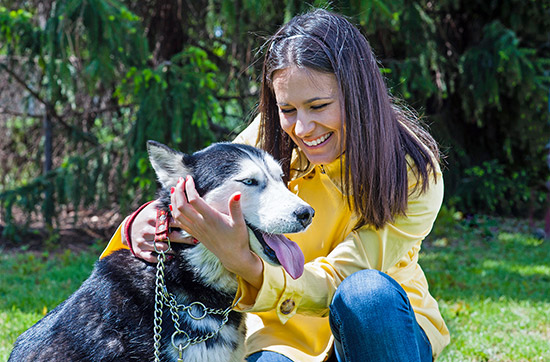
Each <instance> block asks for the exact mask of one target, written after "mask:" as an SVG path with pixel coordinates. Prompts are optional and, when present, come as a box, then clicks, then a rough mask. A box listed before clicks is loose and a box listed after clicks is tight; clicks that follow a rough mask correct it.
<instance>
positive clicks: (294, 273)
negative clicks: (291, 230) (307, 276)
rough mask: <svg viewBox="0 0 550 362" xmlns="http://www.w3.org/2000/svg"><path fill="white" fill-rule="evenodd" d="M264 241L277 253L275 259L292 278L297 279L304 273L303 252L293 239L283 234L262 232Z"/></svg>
mask: <svg viewBox="0 0 550 362" xmlns="http://www.w3.org/2000/svg"><path fill="white" fill-rule="evenodd" d="M262 236H263V237H264V241H265V243H266V244H267V245H269V247H270V248H271V249H273V251H274V252H275V254H276V255H277V259H279V262H280V263H281V265H282V266H283V268H285V270H286V271H287V272H288V274H290V276H291V277H292V278H293V279H298V278H299V277H300V276H302V274H303V273H304V262H305V258H304V254H303V253H302V250H301V249H300V247H299V246H298V244H296V243H295V242H294V241H292V240H289V239H287V238H286V237H285V236H284V235H273V234H265V233H263V234H262Z"/></svg>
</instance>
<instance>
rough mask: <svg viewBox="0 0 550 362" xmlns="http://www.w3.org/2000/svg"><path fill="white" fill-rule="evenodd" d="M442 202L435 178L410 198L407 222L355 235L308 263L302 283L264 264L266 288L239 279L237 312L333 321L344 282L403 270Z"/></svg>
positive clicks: (404, 219) (440, 187) (399, 220)
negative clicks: (365, 272)
mask: <svg viewBox="0 0 550 362" xmlns="http://www.w3.org/2000/svg"><path fill="white" fill-rule="evenodd" d="M411 187H412V186H411ZM442 198H443V180H442V178H441V174H440V173H438V180H437V182H434V180H433V178H432V179H431V182H430V186H429V188H428V190H427V191H426V192H425V193H423V194H416V195H413V196H411V197H410V199H409V205H408V213H407V216H405V217H398V218H397V219H396V220H395V221H394V222H393V223H391V224H387V225H386V226H385V227H383V228H381V229H378V230H377V229H374V228H372V227H369V226H364V227H362V228H360V229H358V230H355V231H352V232H350V233H349V234H348V235H347V236H346V237H345V238H344V239H343V240H342V241H341V242H339V243H337V245H335V246H334V248H333V249H332V251H331V252H330V253H329V254H328V255H327V256H324V257H319V258H316V259H314V260H312V261H310V262H308V263H306V265H305V268H304V274H303V275H302V277H300V278H299V279H297V280H293V279H292V278H291V277H290V276H289V275H288V274H287V273H286V272H285V271H284V270H283V269H282V268H278V267H274V266H271V265H269V264H267V263H264V272H263V284H262V286H261V288H257V287H255V286H253V285H250V284H248V283H247V281H246V280H245V279H243V278H239V290H238V292H237V296H236V299H240V302H239V303H238V305H237V308H238V309H239V310H241V311H247V312H266V311H270V310H273V309H275V310H276V311H277V314H278V317H279V319H280V320H281V322H283V323H284V322H285V321H286V320H288V319H289V318H290V317H292V315H294V314H296V313H300V314H305V315H313V316H326V315H328V312H329V305H330V303H331V301H332V296H333V295H334V293H335V291H336V288H337V287H338V285H339V284H340V283H341V281H342V280H344V278H346V277H348V276H349V275H351V274H353V273H354V272H356V271H359V270H362V269H378V270H381V271H383V272H391V273H393V272H394V271H395V270H396V269H395V268H397V269H398V268H400V264H401V262H402V261H404V259H406V257H407V256H408V255H409V254H410V252H411V251H412V250H417V249H418V246H419V244H420V242H421V241H422V240H423V239H424V238H425V237H426V235H427V234H428V233H429V232H430V230H431V228H432V225H433V223H434V221H435V219H436V216H437V213H438V211H439V208H440V207H441V202H442ZM413 263H416V261H413ZM289 301H291V302H289ZM289 304H292V305H293V306H294V308H293V309H292V311H290V312H289V310H288V308H285V307H287V306H288V305H289Z"/></svg>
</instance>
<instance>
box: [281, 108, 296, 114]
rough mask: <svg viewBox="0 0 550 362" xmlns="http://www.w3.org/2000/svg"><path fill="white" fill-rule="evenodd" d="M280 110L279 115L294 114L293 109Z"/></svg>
mask: <svg viewBox="0 0 550 362" xmlns="http://www.w3.org/2000/svg"><path fill="white" fill-rule="evenodd" d="M279 109H280V110H281V113H285V114H287V113H292V112H294V108H291V109H282V108H279Z"/></svg>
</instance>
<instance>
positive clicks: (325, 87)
mask: <svg viewBox="0 0 550 362" xmlns="http://www.w3.org/2000/svg"><path fill="white" fill-rule="evenodd" d="M259 111H260V116H259V117H257V118H256V120H255V121H254V122H253V123H252V124H251V125H250V126H249V127H248V128H247V129H246V130H245V131H244V132H243V133H242V134H240V135H239V136H238V137H237V138H236V140H235V142H241V143H249V144H254V145H259V146H260V147H262V148H264V149H265V150H267V151H268V152H270V153H271V154H272V155H273V156H275V158H276V159H278V160H280V162H281V163H282V165H283V169H284V171H285V175H286V176H285V177H286V179H287V181H288V186H289V188H290V190H292V191H293V192H295V193H296V194H298V195H299V196H300V197H301V198H303V199H304V200H305V201H306V202H308V203H309V204H310V205H311V206H313V208H314V209H315V211H316V214H315V218H314V221H313V223H312V225H311V226H310V227H309V229H308V230H307V231H306V232H304V233H301V234H294V235H291V238H292V239H293V240H294V241H295V242H297V243H298V244H299V245H300V247H301V248H302V250H303V252H304V255H305V257H306V266H305V270H304V274H303V276H302V277H301V278H299V279H297V280H293V279H292V278H290V277H289V276H288V275H287V274H286V272H285V271H284V270H283V269H281V268H277V267H274V266H271V265H269V264H266V263H263V262H262V260H261V259H260V258H258V257H257V256H256V255H255V254H254V253H252V252H251V251H250V249H249V247H248V243H249V234H248V231H247V228H246V225H245V223H244V220H243V218H242V214H241V212H240V206H239V196H238V195H237V196H236V197H234V198H232V199H231V200H228V202H229V204H230V214H229V215H224V214H220V213H218V212H217V211H215V210H213V209H211V208H210V207H209V206H208V205H206V204H205V203H204V201H203V200H202V199H201V198H200V197H199V196H198V194H197V193H196V190H195V189H194V185H193V180H192V179H191V178H189V179H187V180H182V181H180V183H178V185H177V187H176V188H175V190H174V192H173V194H172V216H173V218H174V220H175V221H174V226H178V227H181V228H183V229H184V230H186V231H187V232H189V234H191V235H193V236H194V238H195V240H193V241H189V240H179V241H181V242H197V241H196V240H198V241H199V242H201V243H203V244H204V245H205V246H206V247H208V248H209V249H210V250H211V251H212V252H213V253H214V254H216V256H218V257H219V258H220V260H221V261H222V263H223V264H224V266H225V267H226V268H227V269H229V270H230V271H232V272H234V273H235V274H236V275H237V277H238V280H239V290H238V292H237V294H238V295H237V298H240V302H239V304H238V305H237V306H236V309H238V310H240V311H243V312H250V313H251V315H250V317H249V321H250V323H249V324H250V325H249V326H248V327H249V333H248V337H247V349H248V352H249V356H248V359H247V360H248V361H264V362H267V361H323V360H325V359H326V358H327V356H330V355H333V357H332V358H333V359H336V358H337V360H338V361H429V360H432V356H437V355H438V354H439V353H440V352H441V350H442V349H443V348H444V346H445V345H446V344H448V342H449V332H448V330H447V327H446V326H445V323H444V321H443V319H442V317H441V314H440V312H439V309H438V306H437V302H436V301H435V300H434V299H433V298H432V297H431V296H430V294H429V291H428V285H427V281H426V278H425V276H424V273H423V271H422V269H421V268H420V266H419V265H418V262H417V261H418V252H419V250H420V245H421V242H422V239H424V237H425V236H426V235H427V234H428V233H429V231H430V230H431V227H432V225H433V222H434V220H435V218H436V215H437V213H438V211H439V208H440V206H441V202H442V197H443V180H442V178H441V171H440V169H439V165H438V161H439V151H438V148H437V145H436V143H435V141H434V140H433V138H432V137H431V136H430V135H429V134H428V133H427V132H425V131H424V130H423V129H422V128H421V127H420V126H419V124H418V122H417V120H416V118H415V116H414V115H413V114H412V113H411V112H406V111H404V110H403V109H401V108H399V107H397V106H396V105H394V104H392V102H391V99H390V96H389V95H388V91H387V89H386V86H385V84H384V81H383V79H382V77H381V75H380V71H379V69H378V66H377V63H376V59H375V58H374V55H373V53H372V51H371V49H370V46H369V44H368V42H367V41H366V39H365V38H364V37H363V36H362V35H361V34H360V32H359V31H358V29H357V28H355V27H354V26H353V25H351V24H350V23H349V22H348V21H347V20H346V19H344V18H343V17H341V16H339V15H336V14H333V13H330V12H328V11H325V10H316V11H313V12H311V13H307V14H305V15H301V16H297V17H295V18H294V19H292V20H291V21H290V22H289V23H287V24H286V25H284V26H283V27H281V28H280V29H279V30H278V31H277V33H276V34H275V35H274V36H273V37H272V38H271V39H270V41H269V43H268V50H267V52H266V55H265V60H264V68H263V79H262V86H261V99H260V106H259ZM184 190H185V192H186V194H185V193H184ZM185 195H187V196H185ZM155 215H156V212H155V210H154V205H149V206H147V207H145V208H144V209H143V210H141V211H140V212H139V214H138V215H137V216H136V218H135V220H134V222H133V227H132V230H131V232H130V233H129V235H130V236H131V238H130V239H131V241H130V242H131V244H132V246H133V250H134V252H135V253H136V255H137V256H138V257H141V258H143V259H145V260H149V261H155V260H156V258H155V256H154V253H152V251H153V242H152V240H153V234H154V225H155ZM173 237H174V239H176V240H173V241H178V240H177V235H175V234H174V235H173ZM123 239H126V238H123V237H122V236H121V233H120V230H119V231H118V232H117V234H115V236H114V237H113V239H112V240H111V243H110V245H109V247H108V248H107V250H106V252H107V253H108V252H109V251H110V250H114V249H116V248H120V247H121V245H122V243H124V242H126V240H123ZM158 247H159V248H163V249H166V246H165V245H159V246H158ZM333 346H334V347H333ZM333 351H334V352H333ZM334 356H336V357H334Z"/></svg>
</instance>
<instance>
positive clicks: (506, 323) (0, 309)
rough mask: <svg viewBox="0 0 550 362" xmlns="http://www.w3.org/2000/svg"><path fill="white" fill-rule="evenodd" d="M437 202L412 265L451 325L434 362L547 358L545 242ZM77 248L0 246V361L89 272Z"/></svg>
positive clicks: (515, 224)
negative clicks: (461, 216) (3, 249)
mask: <svg viewBox="0 0 550 362" xmlns="http://www.w3.org/2000/svg"><path fill="white" fill-rule="evenodd" d="M455 219H457V214H456V213H454V212H453V211H452V210H451V211H449V210H447V209H444V210H443V211H442V213H441V214H440V217H439V219H438V222H437V223H436V228H435V229H434V232H433V233H432V236H431V237H430V239H429V240H427V241H426V242H425V243H424V247H423V250H422V252H421V257H420V264H421V265H422V267H423V269H424V270H425V272H426V275H427V277H428V280H429V282H430V289H431V292H432V294H433V295H434V296H435V297H436V299H438V301H439V304H440V308H441V312H442V313H443V316H444V318H445V320H446V322H447V326H448V327H449V329H450V331H451V344H450V345H449V346H448V347H447V348H446V349H445V351H444V352H443V354H442V355H441V356H440V358H439V359H438V361H453V362H455V361H550V241H542V240H540V239H537V238H535V237H533V236H531V235H530V231H529V229H528V228H527V227H526V224H525V223H524V222H519V221H511V220H501V219H494V218H485V217H475V218H473V219H471V220H468V221H465V220H459V221H457V220H455ZM101 247H102V245H98V246H94V247H92V248H90V249H89V250H85V251H83V252H82V253H79V254H75V253H72V252H70V251H66V252H64V253H42V254H40V253H31V252H24V251H21V252H19V253H17V254H13V253H9V254H7V253H0V268H1V269H2V273H1V274H0V276H1V279H0V295H1V296H2V297H1V298H0V325H1V326H2V328H1V329H0V361H5V360H6V359H7V357H8V355H9V352H10V350H11V346H12V344H13V342H14V341H15V339H16V338H17V336H18V335H19V334H21V333H22V332H23V331H24V330H25V329H27V328H28V327H29V326H31V325H32V324H33V323H35V322H36V321H37V320H38V319H40V318H41V317H42V316H43V315H44V314H45V313H46V312H47V311H49V310H51V309H52V308H54V307H55V306H56V305H57V304H59V303H60V302H61V301H62V300H64V299H65V298H66V297H67V296H68V295H69V294H70V293H72V292H73V291H74V290H75V289H76V288H77V287H78V286H79V285H80V283H81V282H82V281H83V280H84V279H85V278H86V277H87V276H88V275H89V273H90V271H91V269H92V267H93V263H94V262H95V261H96V260H97V257H98V255H99V254H100V250H101Z"/></svg>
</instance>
